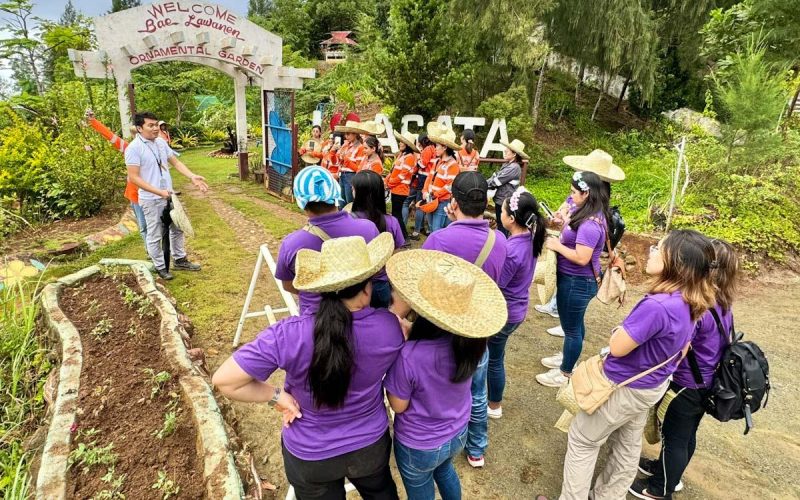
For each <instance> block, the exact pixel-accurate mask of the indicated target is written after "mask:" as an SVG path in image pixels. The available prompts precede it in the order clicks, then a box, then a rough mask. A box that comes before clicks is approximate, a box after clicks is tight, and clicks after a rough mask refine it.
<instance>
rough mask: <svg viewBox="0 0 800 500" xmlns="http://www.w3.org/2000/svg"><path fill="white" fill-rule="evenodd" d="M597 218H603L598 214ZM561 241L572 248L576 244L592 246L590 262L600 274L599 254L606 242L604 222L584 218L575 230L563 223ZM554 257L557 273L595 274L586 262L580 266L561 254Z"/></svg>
mask: <svg viewBox="0 0 800 500" xmlns="http://www.w3.org/2000/svg"><path fill="white" fill-rule="evenodd" d="M598 218H599V219H600V220H603V217H602V216H600V215H598ZM561 243H563V244H564V246H566V247H567V248H572V249H575V247H576V246H577V245H583V246H586V247H589V248H592V249H593V250H592V260H591V261H590V262H591V263H592V266H593V267H594V269H595V272H596V273H597V275H598V276H599V275H600V254H601V253H602V252H603V245H605V243H606V228H605V224H601V223H600V222H598V221H596V220H594V219H584V221H583V222H581V225H580V226H578V230H577V231H575V230H574V229H572V228H571V227H570V226H569V224H565V225H564V228H563V229H562V230H561ZM556 258H557V262H558V272H559V273H562V274H569V275H570V276H590V277H594V276H595V273H594V272H592V269H591V268H590V267H589V265H588V264H587V265H585V266H581V265H580V264H576V263H574V262H572V261H571V260H569V259H567V258H566V257H564V256H563V255H561V254H556Z"/></svg>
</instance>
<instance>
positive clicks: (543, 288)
mask: <svg viewBox="0 0 800 500" xmlns="http://www.w3.org/2000/svg"><path fill="white" fill-rule="evenodd" d="M548 232H549V231H548ZM551 234H552V233H551ZM556 234H557V233H556ZM557 264H558V262H557V259H556V253H555V252H554V251H552V250H550V249H548V248H543V249H542V254H541V255H540V256H539V259H538V260H537V261H536V268H535V269H534V271H533V283H534V284H535V285H536V293H537V294H538V295H539V302H540V303H542V304H547V303H548V302H550V299H552V298H553V294H554V293H555V291H556V279H557V274H556V271H557V269H556V268H557Z"/></svg>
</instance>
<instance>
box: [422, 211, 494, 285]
mask: <svg viewBox="0 0 800 500" xmlns="http://www.w3.org/2000/svg"><path fill="white" fill-rule="evenodd" d="M488 235H489V221H487V220H484V219H464V220H457V221H455V222H452V223H450V225H449V226H447V227H445V228H444V229H439V230H438V231H434V232H432V233H431V235H430V236H428V239H426V240H425V243H423V244H422V248H423V250H439V251H440V252H445V253H449V254H450V255H455V256H456V257H461V258H462V259H464V260H466V261H467V262H470V263H473V264H474V263H475V261H476V260H477V259H478V255H480V253H481V250H482V249H483V245H484V244H485V243H486V238H487V236H488ZM505 260H506V237H505V236H504V235H503V233H501V232H500V231H497V230H495V240H494V246H493V247H492V251H491V252H489V257H488V258H487V259H486V261H485V262H484V263H483V266H481V268H482V269H483V271H484V272H485V273H486V274H488V275H489V277H490V278H492V280H494V282H495V283H497V281H498V280H499V279H500V273H501V272H502V270H503V262H504V261H505Z"/></svg>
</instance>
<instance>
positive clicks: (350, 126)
mask: <svg viewBox="0 0 800 500" xmlns="http://www.w3.org/2000/svg"><path fill="white" fill-rule="evenodd" d="M359 125H361V122H356V121H353V120H347V122H346V123H345V124H344V125H336V127H335V128H334V129H333V131H334V132H342V133H347V132H353V133H356V134H360V133H362V132H361V129H360V128H359Z"/></svg>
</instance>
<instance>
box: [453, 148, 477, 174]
mask: <svg viewBox="0 0 800 500" xmlns="http://www.w3.org/2000/svg"><path fill="white" fill-rule="evenodd" d="M456 160H458V168H459V169H460V170H461V172H474V171H475V170H478V163H480V160H481V158H480V156H478V150H477V149H474V148H473V150H472V153H467V150H466V149H464V148H461V150H460V151H458V152H457V153H456Z"/></svg>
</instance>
